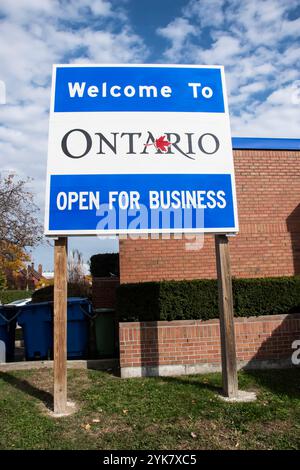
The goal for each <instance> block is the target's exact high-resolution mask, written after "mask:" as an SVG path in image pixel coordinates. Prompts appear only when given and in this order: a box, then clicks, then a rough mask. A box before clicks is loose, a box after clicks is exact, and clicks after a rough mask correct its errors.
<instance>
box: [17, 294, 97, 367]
mask: <svg viewBox="0 0 300 470" xmlns="http://www.w3.org/2000/svg"><path fill="white" fill-rule="evenodd" d="M67 315H68V316H67V318H68V323H67V354H68V359H82V358H84V357H87V354H88V342H89V318H90V316H91V304H90V302H89V301H88V299H83V298H81V297H69V298H68V302H67ZM18 324H19V325H20V326H21V327H22V329H23V338H24V347H25V358H26V360H27V361H32V360H35V359H38V360H42V359H52V358H53V302H40V303H29V304H27V305H24V306H23V307H21V313H20V315H19V317H18Z"/></svg>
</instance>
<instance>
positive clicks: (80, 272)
mask: <svg viewBox="0 0 300 470" xmlns="http://www.w3.org/2000/svg"><path fill="white" fill-rule="evenodd" d="M68 279H69V282H70V283H74V284H81V283H85V275H84V265H83V256H82V253H80V251H79V250H77V249H76V250H72V252H71V255H70V257H69V259H68Z"/></svg>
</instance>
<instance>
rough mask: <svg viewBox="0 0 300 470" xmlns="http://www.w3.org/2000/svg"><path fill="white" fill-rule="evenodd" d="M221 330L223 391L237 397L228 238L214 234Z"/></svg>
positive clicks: (227, 394) (229, 395) (227, 395)
mask: <svg viewBox="0 0 300 470" xmlns="http://www.w3.org/2000/svg"><path fill="white" fill-rule="evenodd" d="M215 245H216V261H217V275H218V294H219V313H220V330H221V353H222V379H223V392H224V394H225V396H226V397H228V398H237V396H238V379H237V365H236V350H235V334H234V321H233V297H232V280H231V268H230V255H229V246H228V238H227V236H226V235H216V236H215Z"/></svg>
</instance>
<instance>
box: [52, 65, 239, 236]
mask: <svg viewBox="0 0 300 470" xmlns="http://www.w3.org/2000/svg"><path fill="white" fill-rule="evenodd" d="M237 231H238V220H237V208H236V193H235V180H234V167H233V157H232V146H231V135H230V125H229V115H228V105H227V98H226V91H225V79H224V69H223V67H221V66H184V65H93V66H89V65H55V66H54V70H53V84H52V100H51V111H50V129H49V150H48V170H47V192H46V217H45V234H46V235H49V236H55V235H66V236H70V235H93V234H100V235H101V234H107V235H108V234H122V233H138V232H141V233H151V232H153V233H164V232H167V233H169V232H173V233H176V232H179V233H193V232H196V233H197V232H211V233H229V232H237Z"/></svg>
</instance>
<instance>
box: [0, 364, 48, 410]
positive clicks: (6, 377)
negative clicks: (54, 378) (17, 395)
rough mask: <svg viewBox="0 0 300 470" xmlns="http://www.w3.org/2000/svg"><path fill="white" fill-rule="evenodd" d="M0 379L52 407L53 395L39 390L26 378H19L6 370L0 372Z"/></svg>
mask: <svg viewBox="0 0 300 470" xmlns="http://www.w3.org/2000/svg"><path fill="white" fill-rule="evenodd" d="M0 379H2V380H3V381H4V382H6V383H8V384H9V385H11V386H12V387H14V388H15V389H17V390H20V391H21V392H24V393H26V394H27V395H30V396H32V397H33V398H36V399H38V400H40V401H41V402H42V403H43V404H44V405H45V406H46V407H47V408H49V409H52V408H53V395H52V394H51V393H49V392H46V391H45V390H40V389H39V388H37V387H34V386H33V385H31V384H30V383H29V382H27V380H24V379H19V378H18V377H15V376H14V375H11V374H9V373H7V372H0Z"/></svg>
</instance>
